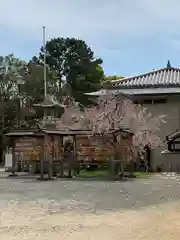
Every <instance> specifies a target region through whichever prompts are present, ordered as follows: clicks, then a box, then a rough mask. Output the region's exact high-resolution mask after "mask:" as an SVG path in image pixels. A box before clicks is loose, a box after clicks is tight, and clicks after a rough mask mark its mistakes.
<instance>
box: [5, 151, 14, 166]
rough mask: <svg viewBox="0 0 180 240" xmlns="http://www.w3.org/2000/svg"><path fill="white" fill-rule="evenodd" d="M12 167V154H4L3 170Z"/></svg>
mask: <svg viewBox="0 0 180 240" xmlns="http://www.w3.org/2000/svg"><path fill="white" fill-rule="evenodd" d="M12 167H13V160H12V153H6V154H5V168H12Z"/></svg>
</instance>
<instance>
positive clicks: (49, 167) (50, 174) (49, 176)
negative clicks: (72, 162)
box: [45, 136, 54, 180]
mask: <svg viewBox="0 0 180 240" xmlns="http://www.w3.org/2000/svg"><path fill="white" fill-rule="evenodd" d="M45 138H46V144H48V146H52V148H50V147H49V148H46V158H47V161H48V179H49V180H52V158H53V156H54V147H53V145H51V144H54V142H53V143H51V142H50V141H51V138H50V137H48V136H46V137H45ZM53 140H54V139H53ZM49 151H52V154H50V153H49Z"/></svg>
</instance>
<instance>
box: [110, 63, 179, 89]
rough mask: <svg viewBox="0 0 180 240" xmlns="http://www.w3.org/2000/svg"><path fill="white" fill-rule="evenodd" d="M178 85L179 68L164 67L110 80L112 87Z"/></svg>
mask: <svg viewBox="0 0 180 240" xmlns="http://www.w3.org/2000/svg"><path fill="white" fill-rule="evenodd" d="M172 86H180V69H179V68H172V67H166V68H161V69H157V70H153V71H152V72H148V73H144V74H140V75H136V76H133V77H127V78H124V79H120V80H114V81H112V87H113V88H119V87H120V88H147V87H152V88H155V87H172Z"/></svg>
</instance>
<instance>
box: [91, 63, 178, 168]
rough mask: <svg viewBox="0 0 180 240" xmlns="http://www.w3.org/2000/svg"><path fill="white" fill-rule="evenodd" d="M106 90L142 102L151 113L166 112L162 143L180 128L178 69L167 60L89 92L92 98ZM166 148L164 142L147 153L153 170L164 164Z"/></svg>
mask: <svg viewBox="0 0 180 240" xmlns="http://www.w3.org/2000/svg"><path fill="white" fill-rule="evenodd" d="M108 92H113V93H117V94H118V93H123V94H126V95H128V96H130V97H131V98H132V100H133V101H134V102H135V103H140V104H142V105H144V106H145V107H146V108H147V109H148V110H149V111H150V112H151V113H152V114H153V115H161V114H163V115H166V123H165V124H163V125H162V126H161V133H160V137H161V139H162V142H163V141H165V139H166V136H167V135H169V134H170V133H172V132H174V131H175V130H176V129H180V69H179V68H174V67H172V66H171V64H170V62H169V61H168V64H167V66H166V67H165V68H161V69H155V70H152V71H150V72H146V73H141V74H138V75H136V76H131V77H126V78H124V79H119V80H114V81H111V86H110V88H109V87H108V89H102V90H100V91H98V92H93V93H89V94H88V95H89V96H91V97H93V96H99V95H104V94H107V93H108ZM165 149H166V146H165V145H164V146H162V147H160V148H157V149H155V150H153V151H152V150H151V152H149V153H148V156H150V161H151V166H152V168H153V169H156V168H157V167H159V166H161V164H163V161H164V154H161V152H162V151H164V150H165ZM169 161H171V159H169Z"/></svg>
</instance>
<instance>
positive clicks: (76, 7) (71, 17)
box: [0, 0, 180, 38]
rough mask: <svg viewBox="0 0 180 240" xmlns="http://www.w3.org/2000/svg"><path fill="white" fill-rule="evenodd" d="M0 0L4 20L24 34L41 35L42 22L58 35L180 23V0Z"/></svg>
mask: <svg viewBox="0 0 180 240" xmlns="http://www.w3.org/2000/svg"><path fill="white" fill-rule="evenodd" d="M0 4H1V18H0V24H1V25H4V26H7V27H8V28H10V29H12V30H13V31H15V32H16V33H17V34H21V35H22V37H26V36H28V37H29V36H31V37H32V38H36V37H38V35H40V33H39V29H40V26H42V25H46V26H47V31H48V33H49V35H54V36H55V35H61V34H62V35H79V36H81V35H82V36H83V35H84V36H90V37H91V36H92V37H93V36H96V34H97V35H98V36H100V35H101V32H102V33H106V32H108V33H114V32H115V33H118V34H119V35H120V36H121V37H123V36H133V35H134V34H135V35H139V34H141V35H142V34H149V31H152V30H156V31H158V30H161V32H163V31H165V32H169V31H171V29H172V30H174V29H175V27H177V26H178V25H179V23H180V15H179V9H180V1H178V0H171V1H169V0H134V1H132V0H111V1H109V0H98V1H97V0H91V1H89V0H51V1H48V0H29V1H24V0H16V1H13V0H6V1H4V0H0ZM178 27H179V26H178ZM169 28H170V29H169ZM176 30H177V28H176ZM27 34H28V35H27ZM32 34H33V35H32Z"/></svg>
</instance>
